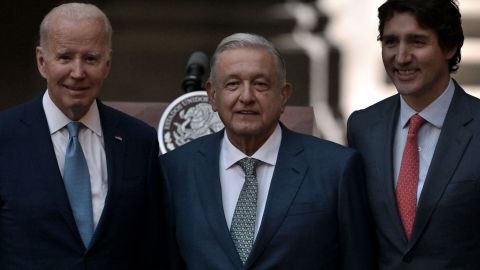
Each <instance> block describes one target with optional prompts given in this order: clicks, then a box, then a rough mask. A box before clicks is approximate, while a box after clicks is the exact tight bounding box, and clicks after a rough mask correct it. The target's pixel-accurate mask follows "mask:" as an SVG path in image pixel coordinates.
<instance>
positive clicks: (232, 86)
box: [225, 82, 239, 90]
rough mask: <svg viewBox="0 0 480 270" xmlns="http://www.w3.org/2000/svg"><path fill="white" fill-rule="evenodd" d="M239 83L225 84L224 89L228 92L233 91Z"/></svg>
mask: <svg viewBox="0 0 480 270" xmlns="http://www.w3.org/2000/svg"><path fill="white" fill-rule="evenodd" d="M238 85H239V83H238V82H227V83H226V84H225V88H226V89H229V90H234V89H237V88H238Z"/></svg>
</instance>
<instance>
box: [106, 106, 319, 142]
mask: <svg viewBox="0 0 480 270" xmlns="http://www.w3.org/2000/svg"><path fill="white" fill-rule="evenodd" d="M104 103H105V104H106V105H108V106H111V107H113V108H115V109H117V110H119V111H122V112H124V113H126V114H129V115H131V116H133V117H136V118H138V119H140V120H142V121H144V122H145V123H147V124H149V125H150V126H152V127H154V128H155V129H157V128H158V123H159V121H160V117H161V116H162V113H163V111H164V110H165V108H166V107H167V106H168V103H166V102H128V101H106V102H104ZM314 120H315V119H314V114H313V109H312V107H308V106H287V107H286V108H285V112H284V113H283V114H282V116H281V118H280V121H282V123H283V124H284V125H285V126H287V127H288V128H290V129H292V130H294V131H297V132H300V133H304V134H312V132H313V124H314V122H315V121H314Z"/></svg>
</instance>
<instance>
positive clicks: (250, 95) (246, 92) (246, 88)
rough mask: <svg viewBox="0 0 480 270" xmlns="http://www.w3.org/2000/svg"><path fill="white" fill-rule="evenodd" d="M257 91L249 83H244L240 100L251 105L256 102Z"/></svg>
mask: <svg viewBox="0 0 480 270" xmlns="http://www.w3.org/2000/svg"><path fill="white" fill-rule="evenodd" d="M253 91H255V90H254V89H253V87H252V85H251V83H249V82H244V83H243V85H242V87H241V89H240V96H239V100H240V101H241V102H243V103H251V102H253V101H254V100H255V94H254V92H253Z"/></svg>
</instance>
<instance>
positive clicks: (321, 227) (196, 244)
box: [160, 126, 373, 270]
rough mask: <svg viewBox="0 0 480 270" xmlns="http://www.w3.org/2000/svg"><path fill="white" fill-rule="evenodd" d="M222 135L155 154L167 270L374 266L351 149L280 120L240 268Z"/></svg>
mask: <svg viewBox="0 0 480 270" xmlns="http://www.w3.org/2000/svg"><path fill="white" fill-rule="evenodd" d="M223 136H224V132H223V131H220V132H218V133H216V134H212V135H208V136H205V137H202V138H199V139H197V140H195V141H193V142H190V143H188V144H186V145H184V146H183V147H180V148H178V149H176V150H174V151H172V152H169V153H167V154H165V155H163V156H161V157H160V161H161V170H162V172H163V178H164V183H165V189H164V190H165V191H166V194H167V195H166V197H165V198H167V199H166V204H165V207H166V210H167V214H168V217H167V219H168V221H169V230H168V231H169V251H170V252H171V253H170V259H171V261H172V266H171V269H208V270H215V269H219V270H220V269H221V270H228V269H302V270H306V269H365V270H371V269H373V266H372V248H371V244H372V242H373V241H372V238H371V234H370V232H369V230H370V228H369V213H368V212H367V204H366V201H365V200H364V191H365V190H364V182H363V181H364V178H363V171H362V168H361V166H360V163H361V161H360V159H359V155H358V153H356V152H355V151H353V150H351V149H347V148H344V147H342V146H339V145H337V144H334V143H331V142H327V141H323V140H320V139H318V138H314V137H312V136H307V135H303V134H298V133H294V132H293V131H290V130H288V129H287V128H285V127H283V126H282V142H281V146H280V150H279V153H278V158H277V163H276V165H275V170H274V174H273V178H272V182H271V186H270V190H269V195H268V198H267V202H266V206H265V212H264V215H263V219H262V224H261V226H260V229H259V232H258V235H257V238H256V240H255V243H254V246H253V249H252V252H251V253H250V256H249V258H248V260H247V262H246V264H245V265H244V266H242V262H241V260H240V257H239V256H238V253H237V251H236V249H235V246H234V244H233V241H232V239H231V237H230V234H229V229H228V227H227V223H226V220H225V216H224V211H223V205H222V198H221V186H220V176H219V154H220V145H221V140H222V138H223Z"/></svg>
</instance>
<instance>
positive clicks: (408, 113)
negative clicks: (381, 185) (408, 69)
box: [393, 79, 455, 203]
mask: <svg viewBox="0 0 480 270" xmlns="http://www.w3.org/2000/svg"><path fill="white" fill-rule="evenodd" d="M454 92H455V85H454V84H453V81H452V79H450V82H449V84H448V87H447V89H446V90H445V91H444V92H443V93H442V94H441V95H440V96H439V97H438V98H437V99H435V100H434V101H433V102H432V103H430V105H428V106H427V107H426V108H425V109H423V110H422V111H421V112H418V114H419V115H420V116H421V117H422V118H423V119H425V120H426V122H425V124H423V126H422V127H421V128H420V130H419V131H418V133H417V134H418V135H417V140H418V147H419V161H420V162H419V170H418V176H419V179H418V187H417V203H418V200H419V199H420V195H421V193H422V190H423V186H424V184H425V178H426V177H427V173H428V168H429V167H430V163H431V161H432V158H433V153H434V151H435V147H436V145H437V141H438V137H439V136H440V132H441V131H442V127H443V122H444V121H445V116H446V115H447V111H448V108H449V107H450V103H451V101H452V98H453V93H454ZM416 113H417V112H416V111H415V110H414V109H412V108H411V107H410V106H408V104H407V103H406V102H405V100H404V99H403V97H400V118H399V119H398V123H397V127H396V131H395V142H394V148H393V164H394V166H393V169H394V173H395V174H394V176H395V186H397V183H398V175H399V173H400V165H401V163H402V156H403V150H404V148H405V144H406V141H407V135H408V125H407V123H408V120H409V119H410V117H412V116H413V115H414V114H416ZM432 180H433V181H435V179H432Z"/></svg>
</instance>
